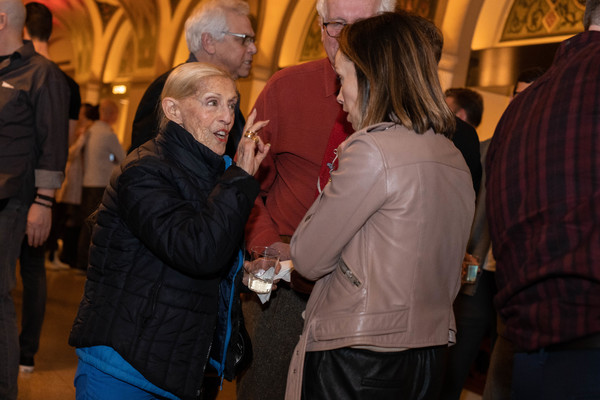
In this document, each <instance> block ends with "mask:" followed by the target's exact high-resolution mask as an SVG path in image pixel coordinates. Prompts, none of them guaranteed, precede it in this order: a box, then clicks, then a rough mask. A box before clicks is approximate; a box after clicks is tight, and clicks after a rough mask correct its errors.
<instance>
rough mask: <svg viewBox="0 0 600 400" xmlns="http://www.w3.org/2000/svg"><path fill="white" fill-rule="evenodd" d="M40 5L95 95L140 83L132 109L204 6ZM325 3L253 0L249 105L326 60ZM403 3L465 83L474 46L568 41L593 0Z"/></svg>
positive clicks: (448, 77) (157, 2)
mask: <svg viewBox="0 0 600 400" xmlns="http://www.w3.org/2000/svg"><path fill="white" fill-rule="evenodd" d="M24 1H25V2H28V1H30V0H24ZM37 1H39V2H41V3H44V4H46V5H47V6H48V7H49V8H50V10H51V11H52V12H53V14H54V16H55V30H54V34H53V38H52V39H51V41H50V54H51V56H52V57H53V59H54V61H56V62H58V63H59V65H61V67H62V68H63V69H64V70H66V71H67V72H69V73H70V74H71V75H73V76H74V77H75V79H76V80H77V81H78V82H79V83H80V86H81V88H82V93H86V94H87V97H88V98H91V99H97V98H98V97H99V96H100V94H101V93H104V94H106V87H107V86H108V85H109V84H110V83H127V84H130V86H131V89H132V91H131V92H128V95H127V96H129V97H128V98H127V101H128V102H130V103H131V105H132V107H131V108H132V110H129V111H128V114H132V113H133V111H134V110H135V105H136V104H137V102H138V101H139V98H140V97H141V94H142V93H143V90H144V89H145V87H147V85H148V83H149V82H150V81H152V80H153V79H154V78H155V77H156V76H158V75H160V74H161V73H163V72H164V71H166V70H168V69H169V68H170V67H172V66H173V65H176V64H178V63H180V62H183V61H184V60H185V58H186V57H187V49H186V45H185V40H184V38H183V36H184V35H183V26H184V22H185V19H186V18H187V16H188V15H190V13H191V12H192V11H193V10H194V8H196V7H198V5H199V4H200V3H201V2H202V0H37ZM315 1H316V0H248V3H249V4H250V8H251V12H252V14H253V15H254V17H255V20H256V24H257V28H256V32H257V46H258V53H257V54H256V56H255V57H254V63H253V69H252V75H251V77H250V78H248V79H243V80H240V81H238V88H239V90H240V93H242V99H243V104H242V106H243V109H245V110H246V109H248V108H249V107H250V106H251V105H252V104H253V102H254V99H255V98H256V96H257V95H258V93H259V92H260V90H261V89H262V87H263V85H264V83H265V82H266V81H267V79H268V78H269V77H270V76H271V75H272V74H273V73H274V72H275V71H276V70H277V69H279V68H282V67H285V66H288V65H293V64H296V63H298V62H302V61H306V60H309V59H312V58H316V57H322V56H323V52H322V47H321V45H320V28H319V26H318V24H317V15H316V12H315V7H314V5H315ZM397 1H398V4H399V5H400V6H401V7H403V8H404V9H406V10H410V11H414V12H417V13H419V14H420V15H423V16H426V17H428V18H429V19H431V20H433V21H434V22H435V23H436V25H438V26H439V27H440V28H441V30H442V32H443V34H444V38H445V44H444V52H443V56H442V60H441V62H440V79H441V81H442V86H443V87H445V88H446V87H450V86H463V85H465V83H466V82H467V74H468V65H469V59H470V55H471V52H472V50H478V49H489V48H500V47H506V46H520V45H524V44H532V43H545V42H558V41H561V40H563V39H564V38H565V37H567V36H569V35H572V34H574V33H577V32H579V31H581V30H582V29H583V28H582V26H581V23H580V20H581V14H582V12H583V8H584V6H583V3H584V2H585V0H397ZM55 55H58V57H55ZM90 93H92V94H91V95H90ZM85 97H86V96H84V98H85ZM132 117H133V116H132V115H129V116H128V117H127V118H128V119H132ZM125 125H128V124H125Z"/></svg>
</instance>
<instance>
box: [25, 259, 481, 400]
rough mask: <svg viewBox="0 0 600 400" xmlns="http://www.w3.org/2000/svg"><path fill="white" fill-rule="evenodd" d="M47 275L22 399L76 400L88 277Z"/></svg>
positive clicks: (231, 393) (230, 389)
mask: <svg viewBox="0 0 600 400" xmlns="http://www.w3.org/2000/svg"><path fill="white" fill-rule="evenodd" d="M46 275H47V281H48V300H47V305H46V319H45V322H44V327H43V330H42V338H41V342H40V350H39V352H38V354H37V355H36V357H35V371H34V372H33V373H31V374H26V373H25V374H23V373H22V374H20V375H19V397H18V399H19V400H40V399H43V400H65V399H75V388H74V387H73V377H74V376H75V369H76V367H77V357H76V356H75V350H74V349H73V348H72V347H70V346H69V345H68V343H67V339H68V337H69V331H70V329H71V325H72V323H73V319H74V318H75V315H76V313H77V307H78V306H79V301H80V299H81V295H82V294H83V286H84V283H85V276H83V275H82V274H80V273H78V272H76V271H73V270H67V271H62V270H61V271H52V270H48V271H47V273H46ZM17 276H18V272H17ZM21 295H22V287H21V282H20V280H19V279H17V288H16V289H15V292H14V298H15V305H16V307H17V314H20V309H21ZM235 398H236V395H235V383H230V382H227V381H225V384H224V386H223V391H221V392H220V393H219V396H218V397H217V400H234V399H235ZM480 399H481V396H479V395H477V394H475V393H472V392H468V391H463V394H462V396H461V400H480ZM261 400H262V399H261ZM265 400H269V399H265Z"/></svg>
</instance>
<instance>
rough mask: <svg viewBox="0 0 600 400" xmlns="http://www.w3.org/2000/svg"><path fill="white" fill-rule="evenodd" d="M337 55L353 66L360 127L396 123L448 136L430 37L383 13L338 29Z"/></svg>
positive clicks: (450, 117)
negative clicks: (339, 30)
mask: <svg viewBox="0 0 600 400" xmlns="http://www.w3.org/2000/svg"><path fill="white" fill-rule="evenodd" d="M339 43H340V52H342V54H343V55H344V56H345V57H346V58H347V59H348V60H350V61H351V62H352V63H353V64H354V68H355V70H356V78H357V83H358V94H357V101H358V106H359V110H360V111H361V120H360V121H359V123H358V125H359V127H360V128H364V127H367V126H369V125H373V124H376V123H380V122H394V123H398V124H402V125H404V126H405V127H406V128H408V129H412V130H413V131H415V132H416V133H424V132H425V131H427V130H428V129H429V128H432V129H433V130H434V132H436V133H442V134H444V135H446V136H451V135H452V134H453V132H454V129H455V126H456V120H455V116H454V114H453V113H452V111H451V110H450V108H448V106H447V105H446V101H445V98H444V92H443V91H442V88H441V86H440V82H439V79H438V73H437V62H436V59H435V55H434V53H433V49H432V47H431V43H430V41H429V40H428V36H427V35H426V33H425V32H424V31H423V28H422V26H421V25H420V24H418V23H417V22H415V21H414V19H413V18H411V17H410V16H407V15H403V14H399V13H384V14H380V15H377V16H374V17H371V18H367V19H363V20H360V21H357V22H355V23H354V24H352V25H347V26H345V27H344V29H343V30H342V33H341V35H340V39H339Z"/></svg>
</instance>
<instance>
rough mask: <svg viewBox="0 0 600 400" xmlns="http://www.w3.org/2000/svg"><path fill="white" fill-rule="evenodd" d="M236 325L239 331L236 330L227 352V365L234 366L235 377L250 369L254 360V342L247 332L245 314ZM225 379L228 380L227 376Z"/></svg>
mask: <svg viewBox="0 0 600 400" xmlns="http://www.w3.org/2000/svg"><path fill="white" fill-rule="evenodd" d="M240 311H241V310H240ZM236 325H237V329H235V328H234V333H233V335H232V338H231V342H230V344H229V349H228V351H227V359H228V360H227V365H232V366H233V374H234V375H235V376H237V375H239V374H240V373H241V372H243V371H244V370H245V369H246V368H248V367H249V366H250V363H251V362H252V358H253V352H252V341H251V340H250V335H249V334H248V331H247V330H246V324H245V323H244V316H243V314H241V313H240V318H238V320H237V324H236ZM227 369H228V368H226V371H225V374H226V375H227V372H229V371H227ZM225 377H226V378H227V376H225Z"/></svg>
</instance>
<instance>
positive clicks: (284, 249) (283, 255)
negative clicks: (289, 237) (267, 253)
mask: <svg viewBox="0 0 600 400" xmlns="http://www.w3.org/2000/svg"><path fill="white" fill-rule="evenodd" d="M269 247H272V248H274V249H275V250H277V251H278V252H279V261H287V260H290V259H291V258H292V256H291V254H290V245H289V244H287V243H283V242H275V243H272V244H271V245H270V246H269ZM277 268H279V269H277V270H276V272H279V270H280V269H281V266H280V265H279V263H278V264H277Z"/></svg>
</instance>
